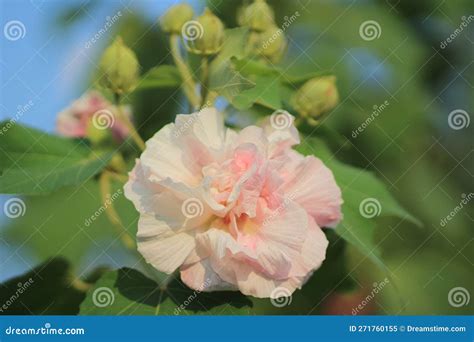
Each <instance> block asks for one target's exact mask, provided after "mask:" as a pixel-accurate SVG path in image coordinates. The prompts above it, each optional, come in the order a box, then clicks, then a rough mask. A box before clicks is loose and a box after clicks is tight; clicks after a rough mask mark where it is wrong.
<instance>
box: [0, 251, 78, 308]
mask: <svg viewBox="0 0 474 342" xmlns="http://www.w3.org/2000/svg"><path fill="white" fill-rule="evenodd" d="M81 285H85V283H83V282H82V281H79V280H76V281H75V282H74V281H73V277H72V274H71V273H70V269H69V264H68V262H67V261H66V260H64V259H62V258H54V259H50V260H48V261H46V262H44V263H43V264H41V265H39V266H37V267H35V268H34V269H32V270H31V271H29V272H27V273H25V274H22V275H20V276H18V277H15V278H12V279H10V280H8V281H6V282H5V283H3V284H0V303H1V304H2V306H0V314H3V315H71V314H77V313H78V312H79V304H80V303H81V302H82V301H83V300H84V298H85V291H84V289H83V287H84V286H81ZM86 286H87V285H86Z"/></svg>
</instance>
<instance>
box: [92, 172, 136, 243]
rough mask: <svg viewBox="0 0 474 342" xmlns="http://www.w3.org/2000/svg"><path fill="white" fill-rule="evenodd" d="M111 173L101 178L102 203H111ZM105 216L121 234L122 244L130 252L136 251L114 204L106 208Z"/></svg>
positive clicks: (106, 173)
mask: <svg viewBox="0 0 474 342" xmlns="http://www.w3.org/2000/svg"><path fill="white" fill-rule="evenodd" d="M110 177H111V175H110V172H109V171H104V172H102V173H101V175H100V178H99V185H100V195H101V197H102V202H104V203H106V201H107V200H108V201H110V202H111V194H110ZM104 207H105V214H106V215H107V217H108V219H109V221H110V222H111V223H112V225H113V226H114V227H115V228H116V230H117V233H118V234H119V237H120V240H122V243H123V244H124V245H125V247H127V248H128V249H130V250H135V248H136V247H135V241H134V240H133V239H132V237H131V236H130V234H129V233H128V232H127V230H126V229H125V227H124V226H123V224H122V221H121V220H120V216H119V215H118V214H117V212H116V211H115V208H114V206H113V203H110V205H107V206H105V205H104Z"/></svg>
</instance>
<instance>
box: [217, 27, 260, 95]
mask: <svg viewBox="0 0 474 342" xmlns="http://www.w3.org/2000/svg"><path fill="white" fill-rule="evenodd" d="M225 34H226V38H225V42H224V45H223V46H222V50H221V52H220V53H219V54H218V55H217V56H216V58H214V60H213V61H212V62H211V63H210V65H209V89H210V90H211V91H215V92H217V93H218V94H219V95H220V96H224V97H225V98H226V99H227V100H228V101H230V102H232V101H233V99H234V97H235V96H237V95H238V94H239V93H240V92H242V91H244V90H245V89H250V88H252V87H253V86H254V84H253V82H252V81H250V80H249V79H247V78H246V77H244V76H243V75H242V74H241V73H239V72H238V71H237V70H236V69H235V67H234V66H233V64H232V61H231V58H232V57H238V58H242V57H244V56H245V54H246V52H245V47H246V44H247V37H248V29H246V28H234V29H228V30H226V31H225Z"/></svg>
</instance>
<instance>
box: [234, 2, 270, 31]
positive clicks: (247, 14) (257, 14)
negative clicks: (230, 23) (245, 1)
mask: <svg viewBox="0 0 474 342" xmlns="http://www.w3.org/2000/svg"><path fill="white" fill-rule="evenodd" d="M237 22H238V23H239V25H240V26H248V27H250V28H251V29H252V30H254V31H259V32H262V31H265V30H267V29H268V27H270V26H274V25H275V14H274V13H273V10H272V8H271V7H270V6H269V5H268V4H267V3H266V2H265V0H255V1H254V2H253V3H251V4H250V5H248V6H245V7H243V8H242V9H240V10H239V11H238V12H237Z"/></svg>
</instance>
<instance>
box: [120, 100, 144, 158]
mask: <svg viewBox="0 0 474 342" xmlns="http://www.w3.org/2000/svg"><path fill="white" fill-rule="evenodd" d="M115 105H116V107H117V117H118V119H119V120H120V121H121V122H123V123H124V124H125V126H127V128H128V130H129V131H130V136H131V138H132V139H133V141H134V142H135V144H137V146H138V147H139V148H140V150H141V151H144V150H145V147H146V145H145V142H144V141H143V139H142V138H141V137H140V135H139V134H138V132H137V130H136V129H135V126H134V125H133V123H132V122H131V121H130V119H129V118H128V117H127V116H126V115H125V114H124V113H123V110H122V106H121V105H120V95H118V94H115Z"/></svg>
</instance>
